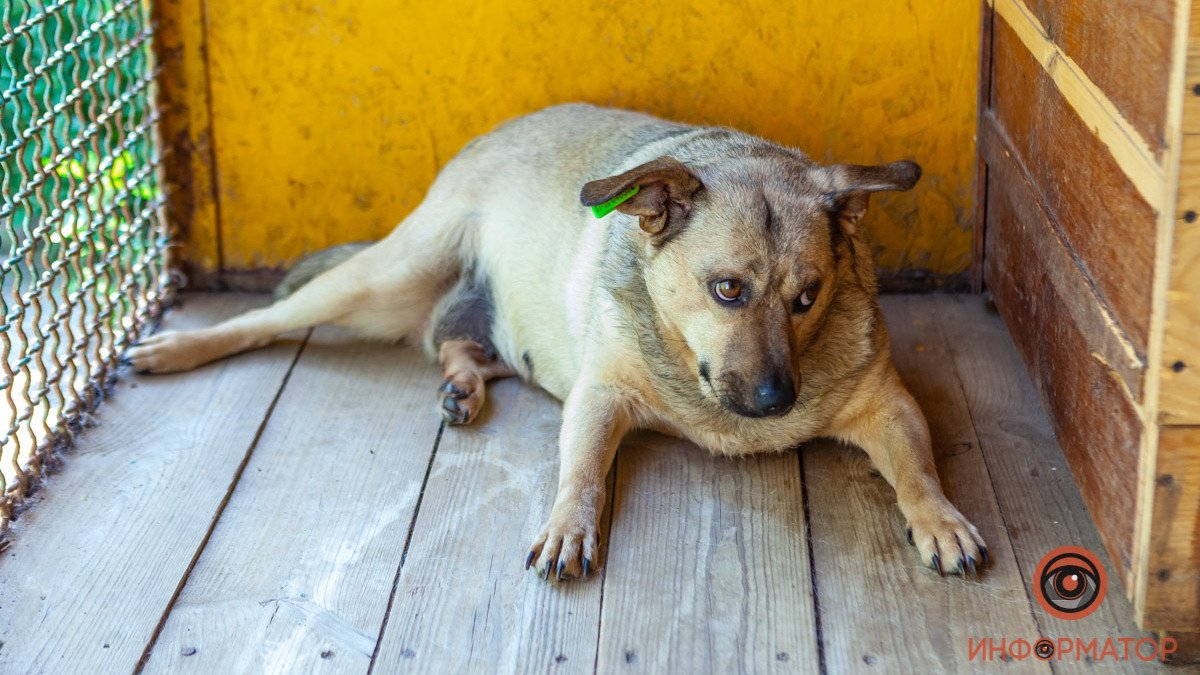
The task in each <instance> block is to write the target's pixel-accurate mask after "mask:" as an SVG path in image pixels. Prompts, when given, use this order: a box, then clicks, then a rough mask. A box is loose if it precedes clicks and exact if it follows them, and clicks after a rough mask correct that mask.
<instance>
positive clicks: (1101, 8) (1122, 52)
mask: <svg viewBox="0 0 1200 675" xmlns="http://www.w3.org/2000/svg"><path fill="white" fill-rule="evenodd" d="M1004 1H1006V0H997V3H998V4H999V3H1001V2H1004ZM1027 5H1028V10H1027V11H1028V12H1029V13H1030V14H1031V15H1032V16H1034V17H1036V18H1035V20H1036V21H1037V22H1038V23H1040V24H1041V27H1042V32H1043V34H1046V35H1047V36H1049V37H1051V38H1052V40H1053V42H1054V44H1055V45H1056V46H1057V47H1059V48H1061V50H1062V52H1063V54H1064V55H1065V56H1066V57H1067V58H1069V59H1071V61H1073V62H1074V63H1075V64H1078V65H1077V66H1076V67H1078V68H1080V69H1082V71H1083V72H1084V73H1086V75H1087V77H1089V78H1090V79H1091V80H1093V81H1094V82H1095V84H1096V85H1097V87H1098V88H1099V89H1100V90H1101V91H1103V92H1104V94H1106V95H1107V97H1109V98H1111V99H1112V102H1113V104H1114V105H1115V107H1116V109H1117V110H1118V111H1120V114H1121V115H1122V116H1124V117H1125V118H1126V119H1128V120H1129V123H1130V124H1131V125H1132V126H1133V127H1134V128H1136V129H1137V131H1138V134H1139V136H1140V138H1141V139H1144V140H1143V142H1144V143H1146V144H1148V145H1149V146H1150V148H1152V149H1153V150H1154V151H1155V152H1156V153H1161V150H1162V149H1163V148H1164V147H1166V145H1167V141H1166V136H1167V126H1168V125H1167V120H1166V111H1167V97H1168V92H1169V89H1170V79H1171V61H1172V48H1173V43H1174V38H1175V30H1174V29H1175V5H1176V2H1174V1H1171V2H1163V1H1162V0H1122V2H1119V3H1114V2H1111V1H1110V0H1029V1H1028V3H1027ZM1113 45H1121V48H1120V49H1113Z"/></svg>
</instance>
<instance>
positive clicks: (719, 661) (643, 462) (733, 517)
mask: <svg viewBox="0 0 1200 675" xmlns="http://www.w3.org/2000/svg"><path fill="white" fill-rule="evenodd" d="M616 485H617V486H616V491H615V496H614V504H613V520H612V532H611V534H610V536H609V553H608V567H607V569H606V571H605V583H604V615H603V622H602V624H601V626H600V643H599V654H598V656H597V661H596V665H597V670H598V672H601V673H606V672H614V671H617V670H621V671H632V672H650V673H654V672H673V673H709V672H710V673H732V672H801V673H811V672H817V668H818V666H819V655H818V651H817V650H818V644H817V628H816V619H815V616H816V613H815V611H814V607H813V598H812V594H811V589H812V579H811V576H810V569H809V558H808V551H807V546H806V544H805V536H806V528H805V525H804V495H803V489H802V487H801V479H800V467H799V463H798V461H797V457H796V454H795V453H786V454H782V455H772V456H759V457H750V458H745V459H740V460H735V459H729V458H716V457H712V456H710V455H709V454H708V453H706V452H705V451H703V450H701V449H700V448H697V447H695V446H693V445H692V444H690V443H687V442H684V441H680V440H678V439H672V438H667V437H664V436H659V435H655V434H637V435H634V436H631V437H630V438H628V439H627V440H626V442H625V443H624V444H623V445H622V447H621V450H620V451H619V453H618V456H617V478H616Z"/></svg>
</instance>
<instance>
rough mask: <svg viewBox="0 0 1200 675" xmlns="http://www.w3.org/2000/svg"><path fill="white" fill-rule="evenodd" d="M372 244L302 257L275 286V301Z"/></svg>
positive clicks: (356, 245) (356, 244)
mask: <svg viewBox="0 0 1200 675" xmlns="http://www.w3.org/2000/svg"><path fill="white" fill-rule="evenodd" d="M372 244H374V242H370V241H363V242H356V243H353V244H342V245H341V246H333V247H331V248H327V249H325V250H322V251H317V252H316V253H312V254H309V255H307V256H304V257H303V258H301V259H300V262H298V263H296V264H295V265H293V266H292V268H291V269H290V270H288V271H287V274H285V275H284V277H283V280H282V281H280V282H279V284H278V285H277V286H275V292H274V294H273V295H274V298H275V301H276V302H278V301H280V300H282V299H284V298H286V297H288V296H289V295H291V294H292V293H295V292H296V291H297V290H299V288H300V287H301V286H303V285H304V284H307V283H308V282H310V281H312V280H313V279H314V278H315V277H316V276H317V275H319V274H321V273H322V272H324V271H325V270H327V269H331V268H333V267H337V266H338V265H341V264H342V263H344V262H346V261H347V260H349V259H350V258H351V257H352V256H354V255H355V254H357V253H358V252H359V251H362V250H364V249H366V248H368V247H370V246H371V245H372Z"/></svg>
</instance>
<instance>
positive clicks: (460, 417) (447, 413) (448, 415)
mask: <svg viewBox="0 0 1200 675" xmlns="http://www.w3.org/2000/svg"><path fill="white" fill-rule="evenodd" d="M442 417H443V418H444V419H445V420H446V421H447V422H448V423H450V424H465V423H466V421H467V418H468V417H470V413H469V412H468V411H467V409H466V408H463V407H462V406H460V405H459V404H458V400H456V399H454V398H452V397H450V396H447V397H446V398H443V399H442Z"/></svg>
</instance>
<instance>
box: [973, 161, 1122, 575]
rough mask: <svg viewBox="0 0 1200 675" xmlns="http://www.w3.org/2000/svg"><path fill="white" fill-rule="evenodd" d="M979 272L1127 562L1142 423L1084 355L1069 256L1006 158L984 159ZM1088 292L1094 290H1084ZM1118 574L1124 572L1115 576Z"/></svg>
mask: <svg viewBox="0 0 1200 675" xmlns="http://www.w3.org/2000/svg"><path fill="white" fill-rule="evenodd" d="M988 181H989V185H988V209H987V224H988V225H987V238H988V239H987V258H986V267H985V280H986V282H987V286H988V288H989V289H991V291H992V294H993V296H994V298H995V301H996V305H997V307H998V308H999V310H1000V313H1001V315H1002V316H1003V317H1004V320H1005V323H1006V324H1007V325H1008V327H1009V329H1010V330H1011V331H1012V333H1013V339H1014V340H1015V342H1016V343H1017V345H1018V347H1019V349H1020V351H1021V356H1022V358H1023V359H1024V361H1025V364H1026V366H1028V368H1029V371H1030V376H1031V378H1032V380H1033V382H1034V384H1035V385H1036V386H1037V388H1038V391H1039V393H1040V394H1041V396H1042V400H1043V403H1044V404H1045V406H1046V408H1047V409H1048V410H1049V411H1050V414H1051V417H1052V418H1053V420H1054V426H1055V433H1056V434H1057V437H1058V442H1059V443H1060V444H1061V445H1062V448H1063V454H1064V455H1065V456H1066V458H1067V462H1068V463H1069V464H1070V466H1071V471H1072V472H1073V473H1074V475H1075V478H1076V480H1077V481H1078V482H1079V489H1080V492H1081V493H1082V494H1083V497H1084V501H1085V502H1086V503H1087V506H1088V510H1089V512H1090V513H1091V514H1092V517H1093V519H1094V520H1095V521H1096V527H1097V529H1098V530H1099V531H1100V535H1101V539H1102V540H1103V541H1104V543H1105V546H1107V548H1108V550H1109V554H1110V555H1111V556H1112V559H1113V562H1114V564H1115V565H1116V566H1117V567H1118V572H1119V574H1120V576H1121V577H1122V578H1125V577H1124V575H1125V574H1126V573H1127V572H1128V571H1129V569H1130V562H1131V552H1132V545H1133V524H1134V515H1135V513H1136V508H1135V506H1136V504H1135V501H1136V495H1137V467H1138V455H1139V447H1140V444H1141V440H1142V438H1141V436H1142V424H1141V421H1140V420H1139V419H1138V413H1137V410H1136V408H1135V406H1134V403H1133V401H1131V400H1130V397H1129V395H1128V393H1127V390H1126V389H1125V387H1124V386H1123V384H1122V382H1121V380H1120V378H1118V377H1115V376H1114V374H1113V373H1112V372H1111V371H1110V370H1109V368H1108V367H1107V366H1106V365H1105V364H1104V363H1103V362H1102V361H1101V360H1098V359H1096V358H1094V357H1093V355H1092V350H1091V349H1090V348H1089V337H1090V336H1089V335H1088V334H1087V333H1088V332H1091V331H1087V332H1085V331H1084V330H1081V328H1080V326H1079V324H1077V323H1076V322H1075V321H1074V320H1073V319H1072V306H1073V305H1077V304H1079V303H1084V305H1085V306H1086V303H1087V302H1088V301H1089V299H1088V298H1087V297H1086V296H1084V297H1080V296H1079V295H1078V294H1072V293H1070V292H1069V291H1067V290H1065V288H1066V287H1067V284H1066V283H1064V282H1063V281H1062V280H1061V279H1062V277H1061V276H1060V274H1061V273H1069V271H1070V267H1071V265H1072V262H1071V261H1070V256H1069V254H1068V253H1067V251H1066V250H1065V249H1064V248H1063V247H1062V244H1061V243H1060V241H1059V239H1058V238H1057V237H1055V236H1054V234H1053V229H1052V227H1051V226H1050V223H1049V222H1048V216H1047V215H1046V214H1045V213H1044V212H1041V210H1040V209H1039V208H1038V207H1037V206H1036V199H1035V198H1034V196H1033V194H1032V191H1031V190H1030V187H1029V185H1028V184H1027V183H1026V182H1025V180H1024V178H1023V177H1022V176H1021V174H1020V172H1019V170H1018V169H1017V167H1016V165H1015V164H1014V163H1013V162H1012V160H1011V159H1010V158H1004V157H1001V158H996V159H991V160H989V162H988ZM1091 301H1092V302H1095V299H1094V298H1092V299H1091ZM1125 581H1126V583H1127V584H1128V582H1129V581H1130V580H1129V579H1127V578H1126V579H1125Z"/></svg>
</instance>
